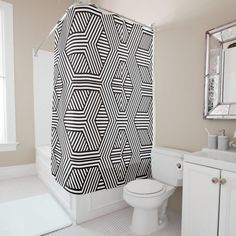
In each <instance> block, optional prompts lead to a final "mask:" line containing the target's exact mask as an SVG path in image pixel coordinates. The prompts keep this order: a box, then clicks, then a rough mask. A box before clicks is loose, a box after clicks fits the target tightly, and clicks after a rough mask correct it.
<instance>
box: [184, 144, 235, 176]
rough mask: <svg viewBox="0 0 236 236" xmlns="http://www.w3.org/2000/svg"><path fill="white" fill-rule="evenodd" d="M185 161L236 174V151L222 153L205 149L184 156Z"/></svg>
mask: <svg viewBox="0 0 236 236" xmlns="http://www.w3.org/2000/svg"><path fill="white" fill-rule="evenodd" d="M184 161H186V162H189V163H193V164H198V165H204V166H209V167H213V168H217V169H222V170H226V171H232V172H236V151H234V150H230V151H220V150H215V149H207V148H204V149H202V150H201V151H198V152H194V153H189V154H185V155H184Z"/></svg>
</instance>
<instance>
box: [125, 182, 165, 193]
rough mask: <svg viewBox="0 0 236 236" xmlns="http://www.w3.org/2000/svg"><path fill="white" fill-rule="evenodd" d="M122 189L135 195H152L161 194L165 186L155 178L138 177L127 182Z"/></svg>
mask: <svg viewBox="0 0 236 236" xmlns="http://www.w3.org/2000/svg"><path fill="white" fill-rule="evenodd" d="M124 190H125V191H127V192H128V193H129V194H132V195H135V196H139V197H152V196H158V195H161V194H162V193H163V192H165V190H166V187H165V185H163V184H161V183H160V182H158V181H156V180H151V179H138V180H134V181H131V182H129V183H128V184H127V185H126V186H125V189H124Z"/></svg>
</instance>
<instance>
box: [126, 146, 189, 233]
mask: <svg viewBox="0 0 236 236" xmlns="http://www.w3.org/2000/svg"><path fill="white" fill-rule="evenodd" d="M185 153H186V152H184V151H180V150H176V149H170V148H153V150H152V155H151V156H152V157H151V166H152V179H137V180H134V181H131V182H129V183H128V184H126V185H125V187H124V190H123V197H124V200H125V201H126V202H127V203H128V204H129V205H130V206H132V207H134V211H133V217H132V224H131V230H132V232H134V233H136V234H150V233H152V232H155V231H158V230H160V229H162V228H163V227H164V226H165V225H166V224H167V216H166V207H167V202H168V198H169V197H170V196H171V195H172V194H173V193H174V191H175V189H176V187H178V186H182V178H183V170H182V161H183V155H184V154H185Z"/></svg>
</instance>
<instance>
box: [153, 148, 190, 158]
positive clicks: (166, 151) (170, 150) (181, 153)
mask: <svg viewBox="0 0 236 236" xmlns="http://www.w3.org/2000/svg"><path fill="white" fill-rule="evenodd" d="M152 152H154V153H155V152H156V153H161V154H164V155H170V156H176V157H179V158H181V157H182V158H183V156H184V154H188V153H189V152H187V151H184V150H179V149H175V148H169V147H153V148H152Z"/></svg>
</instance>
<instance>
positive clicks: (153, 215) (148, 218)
mask: <svg viewBox="0 0 236 236" xmlns="http://www.w3.org/2000/svg"><path fill="white" fill-rule="evenodd" d="M166 225H167V217H166V218H165V219H160V220H159V219H158V210H157V209H142V208H134V211H133V217H132V223H131V227H130V229H131V231H132V232H133V233H135V234H140V235H146V234H151V233H153V232H156V231H159V230H161V229H162V228H164V227H165V226H166Z"/></svg>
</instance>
